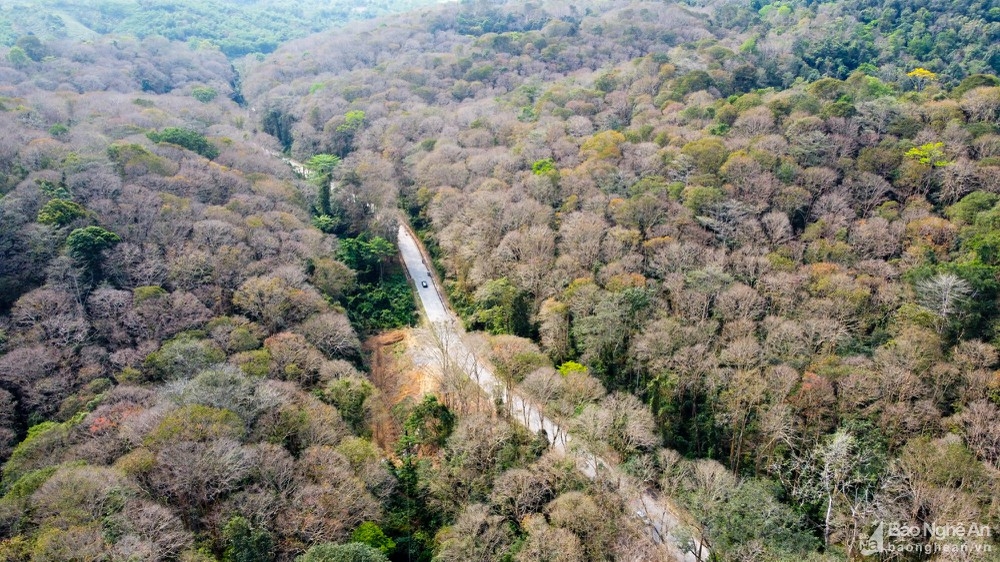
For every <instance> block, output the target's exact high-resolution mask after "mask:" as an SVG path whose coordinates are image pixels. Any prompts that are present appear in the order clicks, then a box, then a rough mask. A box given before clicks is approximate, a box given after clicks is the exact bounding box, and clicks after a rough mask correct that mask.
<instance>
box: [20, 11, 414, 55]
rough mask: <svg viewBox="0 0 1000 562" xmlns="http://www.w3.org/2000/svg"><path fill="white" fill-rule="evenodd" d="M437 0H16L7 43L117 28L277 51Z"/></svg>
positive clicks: (225, 47) (230, 51)
mask: <svg viewBox="0 0 1000 562" xmlns="http://www.w3.org/2000/svg"><path fill="white" fill-rule="evenodd" d="M431 3H434V0H384V1H374V2H371V1H360V0H341V1H334V2H330V1H316V0H309V1H297V2H295V3H294V6H290V5H289V4H288V3H286V2H280V1H277V0H248V1H233V0H197V1H195V0H153V1H142V2H140V1H138V0H16V1H13V2H6V3H5V4H4V5H3V6H0V44H3V45H7V46H12V45H15V44H18V41H24V40H25V38H26V37H30V36H34V37H36V38H38V39H41V40H43V41H50V40H59V39H75V40H81V41H83V40H89V39H93V38H95V37H98V36H101V35H106V34H114V35H132V36H135V37H138V38H140V39H144V38H146V37H150V36H159V37H164V38H166V39H169V40H171V41H189V42H192V43H195V44H197V43H199V42H203V41H204V42H207V43H210V44H212V45H214V46H217V47H218V48H220V49H221V50H222V52H223V53H225V54H226V55H227V56H230V57H239V56H243V55H246V54H248V53H270V52H271V51H273V50H274V49H275V48H277V47H278V45H280V44H281V43H283V42H285V41H287V40H289V39H292V38H295V37H303V36H305V35H309V34H310V33H316V32H318V31H323V30H326V29H330V28H331V27H335V26H339V25H343V24H346V23H348V22H351V21H356V20H364V19H371V18H375V17H377V16H380V15H385V14H390V13H394V12H401V11H405V10H408V9H413V8H415V7H418V6H423V5H427V4H431Z"/></svg>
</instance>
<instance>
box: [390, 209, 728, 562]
mask: <svg viewBox="0 0 1000 562" xmlns="http://www.w3.org/2000/svg"><path fill="white" fill-rule="evenodd" d="M398 245H399V251H400V254H401V255H402V257H403V263H405V264H406V269H407V271H408V272H409V274H410V278H411V279H412V280H413V282H414V283H415V284H416V289H417V295H418V296H419V297H420V303H421V304H422V305H423V309H424V313H425V316H426V318H427V321H428V323H429V324H430V326H431V329H433V330H434V332H435V335H436V337H437V339H438V341H439V346H440V349H441V350H443V353H446V354H447V355H448V356H449V357H448V358H446V359H448V360H450V361H452V362H454V364H456V365H458V366H459V367H460V368H461V369H462V371H463V372H465V374H466V375H468V376H469V377H470V378H471V379H472V380H473V381H475V382H476V383H477V384H478V385H479V387H480V388H482V389H483V391H484V392H485V393H486V395H487V396H490V397H493V396H499V397H500V398H501V399H502V400H503V401H504V403H506V404H507V406H508V408H509V410H510V412H511V415H512V417H513V418H514V419H516V420H517V421H518V422H520V423H521V424H523V425H524V426H525V427H526V428H528V430H529V431H531V432H532V433H538V431H539V430H541V429H544V430H545V434H546V436H547V437H548V439H549V443H550V444H551V446H552V448H554V449H556V450H557V451H559V452H561V453H563V454H568V455H572V456H573V457H574V458H576V461H577V466H578V468H579V469H580V471H581V472H583V474H584V475H586V476H587V477H588V478H591V479H593V478H596V477H597V471H598V468H599V469H600V470H601V472H603V473H605V474H607V472H608V471H613V472H616V471H617V469H615V468H613V467H611V466H610V465H609V464H608V463H606V462H605V461H604V460H603V459H601V458H600V457H598V456H596V455H592V454H590V453H588V452H587V451H586V448H585V447H583V444H582V443H580V442H577V441H574V439H573V438H572V436H570V435H569V434H568V433H567V432H566V431H565V429H564V428H562V427H560V426H559V425H558V424H556V423H555V422H553V421H552V420H551V419H549V418H547V417H546V416H545V415H544V414H542V411H541V409H540V408H538V407H537V406H536V405H534V404H532V403H531V402H529V401H528V400H525V399H524V398H522V397H521V396H519V395H517V394H514V393H511V392H509V391H508V389H506V388H505V386H504V384H503V382H502V381H500V380H499V379H498V378H497V377H496V375H494V373H493V371H492V369H491V368H490V367H489V365H488V364H487V363H486V362H484V361H481V360H480V359H479V358H478V357H477V356H476V354H475V353H474V352H473V351H472V350H471V349H469V347H468V346H467V345H465V341H464V339H463V337H462V335H463V332H462V328H461V324H460V323H459V322H458V319H457V318H456V317H455V316H454V315H453V314H452V313H451V311H450V310H449V309H448V308H447V306H446V305H445V302H444V298H443V296H442V293H441V290H440V288H439V287H438V284H437V282H436V279H435V277H434V276H433V275H431V273H430V269H431V268H430V267H429V265H428V264H427V261H426V258H425V257H424V254H423V253H422V252H421V251H420V247H419V246H418V245H417V241H416V239H415V238H414V237H413V235H412V234H411V233H410V231H409V230H408V229H407V228H406V227H405V226H404V225H402V224H401V225H400V227H399V238H398ZM425 282H426V285H427V286H426V287H424V286H423V285H424V283H425ZM629 502H630V509H631V511H632V512H633V513H634V514H635V515H636V517H638V518H639V519H641V520H642V521H643V523H645V524H646V526H647V527H648V528H649V530H650V535H651V536H652V538H653V540H654V541H655V542H656V543H658V544H661V545H662V546H663V547H664V550H665V551H666V552H664V553H663V554H664V558H663V560H671V561H682V562H699V557H698V556H695V555H694V554H692V553H690V552H684V549H683V547H681V544H683V539H682V538H681V537H680V536H679V535H678V533H677V532H678V531H680V530H681V529H682V526H681V524H680V520H681V518H680V516H679V515H678V514H677V513H676V511H675V509H674V508H672V507H671V506H668V505H665V503H664V502H662V501H660V500H658V499H657V498H654V497H653V496H652V495H650V494H648V493H642V494H637V495H636V496H635V497H634V498H632V499H630V500H629ZM707 559H708V553H707V551H703V554H702V556H701V560H707Z"/></svg>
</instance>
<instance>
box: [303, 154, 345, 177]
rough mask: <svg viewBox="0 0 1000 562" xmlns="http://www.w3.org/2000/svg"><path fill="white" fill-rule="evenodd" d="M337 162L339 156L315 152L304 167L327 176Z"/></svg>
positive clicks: (338, 162)
mask: <svg viewBox="0 0 1000 562" xmlns="http://www.w3.org/2000/svg"><path fill="white" fill-rule="evenodd" d="M339 164H340V157H339V156H336V155H334V154H317V155H315V156H313V157H312V158H310V159H309V160H307V161H306V168H309V169H310V170H311V171H312V172H314V173H316V174H319V175H321V176H322V175H325V176H329V175H330V174H331V173H333V170H334V169H336V167H337V166H338V165H339Z"/></svg>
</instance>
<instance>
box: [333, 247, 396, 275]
mask: <svg viewBox="0 0 1000 562" xmlns="http://www.w3.org/2000/svg"><path fill="white" fill-rule="evenodd" d="M394 255H396V245H395V244H393V243H392V242H389V241H388V240H386V239H385V238H382V237H381V236H375V237H373V238H371V239H367V238H366V237H363V236H359V237H357V238H342V239H341V240H340V248H338V249H337V259H339V260H340V261H342V262H344V263H345V264H347V266H348V267H350V268H351V269H353V270H355V271H357V272H358V277H359V278H360V279H361V280H367V281H371V280H373V276H372V274H373V273H374V272H375V271H376V270H377V271H378V278H377V279H378V280H379V281H381V280H382V273H383V270H384V266H385V263H386V262H387V261H388V260H389V258H391V257H392V256H394Z"/></svg>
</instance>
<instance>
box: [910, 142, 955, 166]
mask: <svg viewBox="0 0 1000 562" xmlns="http://www.w3.org/2000/svg"><path fill="white" fill-rule="evenodd" d="M906 157H907V158H912V159H913V160H916V161H917V162H920V163H921V164H927V165H928V166H933V167H935V168H941V167H944V166H947V165H948V164H950V163H951V162H950V161H949V160H948V157H947V156H946V155H945V153H944V143H943V142H929V143H927V144H922V145H920V146H915V147H913V148H911V149H910V150H907V151H906Z"/></svg>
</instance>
